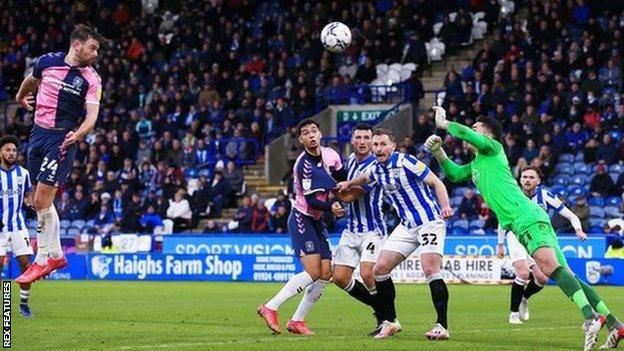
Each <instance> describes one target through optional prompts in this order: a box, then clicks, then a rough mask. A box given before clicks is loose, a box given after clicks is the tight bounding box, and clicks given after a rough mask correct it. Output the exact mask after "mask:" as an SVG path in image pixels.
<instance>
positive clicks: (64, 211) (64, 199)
mask: <svg viewBox="0 0 624 351" xmlns="http://www.w3.org/2000/svg"><path fill="white" fill-rule="evenodd" d="M71 206H72V204H71V201H70V200H69V193H68V192H63V194H62V195H61V199H60V200H58V201H57V202H56V205H55V207H56V210H57V211H58V215H59V218H61V219H65V218H66V217H67V215H68V214H69V210H70V209H71Z"/></svg>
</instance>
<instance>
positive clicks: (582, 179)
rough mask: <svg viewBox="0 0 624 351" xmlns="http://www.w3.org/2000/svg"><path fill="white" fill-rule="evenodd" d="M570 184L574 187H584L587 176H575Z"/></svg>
mask: <svg viewBox="0 0 624 351" xmlns="http://www.w3.org/2000/svg"><path fill="white" fill-rule="evenodd" d="M570 183H571V184H574V185H585V184H586V183H587V176H585V175H584V174H577V175H575V176H573V177H572V179H571V180H570Z"/></svg>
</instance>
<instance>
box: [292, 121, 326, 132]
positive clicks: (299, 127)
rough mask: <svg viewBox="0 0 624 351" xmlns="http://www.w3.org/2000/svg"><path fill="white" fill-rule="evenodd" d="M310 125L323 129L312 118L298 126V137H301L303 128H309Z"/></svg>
mask: <svg viewBox="0 0 624 351" xmlns="http://www.w3.org/2000/svg"><path fill="white" fill-rule="evenodd" d="M310 124H314V125H315V126H316V128H319V129H320V128H321V125H320V124H319V123H318V122H317V121H315V120H313V119H312V118H306V119H304V120H303V121H301V122H299V124H297V135H301V129H303V127H306V126H309V125H310Z"/></svg>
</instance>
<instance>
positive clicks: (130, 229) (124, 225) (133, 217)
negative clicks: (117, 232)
mask: <svg viewBox="0 0 624 351" xmlns="http://www.w3.org/2000/svg"><path fill="white" fill-rule="evenodd" d="M142 213H143V211H142V210H141V195H139V193H134V194H132V200H131V201H130V202H129V203H126V207H125V208H124V211H123V217H122V218H121V232H122V233H137V232H139V229H140V227H139V219H140V218H141V215H142Z"/></svg>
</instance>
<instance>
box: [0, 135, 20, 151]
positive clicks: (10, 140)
mask: <svg viewBox="0 0 624 351" xmlns="http://www.w3.org/2000/svg"><path fill="white" fill-rule="evenodd" d="M6 144H13V145H15V147H16V148H19V146H20V141H19V139H18V138H17V137H16V136H15V135H5V136H3V137H2V138H0V149H2V147H4V145H6Z"/></svg>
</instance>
